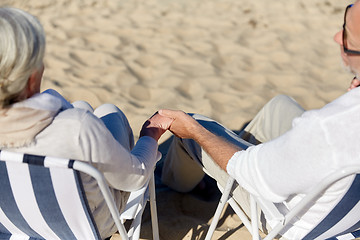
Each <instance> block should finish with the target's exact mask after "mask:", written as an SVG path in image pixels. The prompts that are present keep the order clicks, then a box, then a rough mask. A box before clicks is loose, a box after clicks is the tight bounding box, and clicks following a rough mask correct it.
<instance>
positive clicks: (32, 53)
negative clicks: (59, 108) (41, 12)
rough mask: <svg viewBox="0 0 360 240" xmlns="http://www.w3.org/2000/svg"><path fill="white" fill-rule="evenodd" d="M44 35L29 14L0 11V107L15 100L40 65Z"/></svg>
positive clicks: (7, 10)
mask: <svg viewBox="0 0 360 240" xmlns="http://www.w3.org/2000/svg"><path fill="white" fill-rule="evenodd" d="M44 52H45V33H44V30H43V28H42V26H41V24H40V22H39V21H38V20H37V19H36V18H35V17H34V16H32V15H31V14H29V13H27V12H25V11H22V10H20V9H16V8H10V7H3V8H0V108H2V107H6V106H7V105H9V104H11V103H13V102H14V101H16V98H17V97H18V95H19V94H20V93H21V92H22V91H23V89H24V88H25V87H26V85H27V82H28V79H29V77H30V75H31V74H32V73H33V72H34V71H36V70H38V69H39V68H40V67H41V66H42V63H43V58H44Z"/></svg>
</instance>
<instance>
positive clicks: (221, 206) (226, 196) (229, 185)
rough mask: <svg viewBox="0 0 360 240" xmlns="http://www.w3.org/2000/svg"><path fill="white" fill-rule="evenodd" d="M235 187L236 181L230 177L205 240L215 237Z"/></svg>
mask: <svg viewBox="0 0 360 240" xmlns="http://www.w3.org/2000/svg"><path fill="white" fill-rule="evenodd" d="M233 185H234V179H233V178H231V177H229V180H228V181H227V183H226V187H225V189H224V191H223V194H222V195H221V198H220V201H219V204H218V206H217V208H216V211H215V214H214V218H213V220H212V222H211V224H210V227H209V230H208V232H207V234H206V237H205V240H211V237H212V236H213V234H214V231H215V228H216V226H217V224H218V222H219V219H220V216H221V213H222V211H223V210H224V207H225V204H226V202H227V201H228V199H229V194H230V191H231V189H232V186H233Z"/></svg>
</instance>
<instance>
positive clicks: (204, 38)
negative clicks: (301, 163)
mask: <svg viewBox="0 0 360 240" xmlns="http://www.w3.org/2000/svg"><path fill="white" fill-rule="evenodd" d="M348 3H350V1H338V0H325V1H324V0H297V1H287V0H277V1H245V0H222V1H217V0H207V1H204V0H183V1H180V0H173V1H166V0H131V1H125V0H102V1H98V0H57V1H53V0H33V1H26V0H2V1H1V3H0V5H10V6H15V7H19V8H22V9H24V10H26V11H29V12H30V13H32V14H34V15H36V16H37V17H38V18H39V19H40V21H41V22H42V23H43V25H44V28H45V32H46V34H47V50H46V57H45V67H46V70H45V73H44V81H43V85H42V88H43V89H47V88H53V89H55V90H57V91H59V92H60V93H61V94H63V95H64V96H65V97H66V98H67V99H69V100H70V101H75V100H86V101H88V102H89V103H90V104H92V105H93V106H94V107H96V106H99V105H100V104H102V103H106V102H111V103H114V104H116V105H117V106H118V107H120V108H121V109H122V110H123V111H124V113H125V114H126V116H127V117H128V119H129V121H130V124H131V126H132V128H133V130H134V134H135V136H136V137H138V133H139V131H140V128H141V126H142V124H143V122H144V121H145V120H146V119H147V118H148V117H149V116H151V115H152V114H153V113H154V112H155V111H157V110H158V109H160V108H170V109H181V110H184V111H186V112H196V113H200V114H203V115H206V116H209V117H211V118H213V119H215V120H217V121H219V122H221V123H222V124H224V125H225V126H227V127H229V128H230V129H233V130H238V129H240V128H241V126H242V125H243V124H244V123H245V122H246V121H249V120H251V119H252V117H253V116H254V115H255V114H256V113H257V111H259V109H260V108H261V107H262V106H263V105H264V104H265V103H266V102H267V101H269V100H270V99H271V98H272V97H274V96H276V95H279V94H286V95H289V96H292V97H293V98H295V99H296V100H297V101H298V102H299V103H300V104H301V105H302V106H303V107H304V108H305V109H313V108H320V107H322V106H324V104H326V103H328V102H329V101H331V100H333V99H334V98H336V97H338V96H340V95H341V94H343V93H344V92H345V91H346V89H347V87H348V86H349V83H350V81H351V79H352V75H351V74H349V73H346V72H345V71H344V70H343V69H342V67H341V60H340V55H339V52H340V49H339V46H338V45H337V44H336V43H335V42H334V41H333V36H334V34H335V33H336V32H337V31H339V30H340V29H341V27H342V23H343V13H344V9H345V7H346V6H347V4H348ZM170 137H171V134H169V133H167V134H165V135H164V136H163V137H162V138H161V141H160V143H161V144H162V145H161V148H162V149H163V151H164V153H166V143H167V140H168V139H169V138H170ZM159 172H160V171H159V168H158V169H157V174H158V173H159ZM209 183H210V184H209V186H213V188H212V189H211V190H209V192H208V195H206V196H204V195H201V194H199V192H196V191H194V192H192V193H189V194H181V193H177V192H174V191H171V190H170V189H168V188H166V186H163V185H162V184H161V182H159V179H157V205H158V214H159V224H160V235H161V239H164V240H168V239H171V240H172V239H174V240H177V239H204V235H205V232H206V230H207V228H208V223H209V222H210V220H211V216H212V215H213V213H214V210H215V207H216V203H217V200H218V198H219V192H218V191H217V189H216V186H215V185H214V183H213V182H211V181H210V180H209ZM211 184H212V185H211ZM210 193H211V194H210ZM215 236H216V237H215V238H214V239H250V235H249V233H248V232H247V231H246V229H245V228H244V227H243V225H241V222H240V221H239V219H238V218H237V217H236V216H234V214H233V212H232V211H231V210H230V209H228V210H227V211H226V213H225V214H224V218H222V220H221V224H220V226H219V227H218V228H217V231H216V233H215ZM141 238H142V239H151V228H150V221H149V214H148V211H146V212H145V215H144V223H143V230H142V233H141ZM113 239H119V237H116V236H115V237H114V238H113Z"/></svg>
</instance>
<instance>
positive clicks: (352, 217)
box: [206, 166, 360, 240]
mask: <svg viewBox="0 0 360 240" xmlns="http://www.w3.org/2000/svg"><path fill="white" fill-rule="evenodd" d="M359 174H360V166H354V167H349V168H346V169H342V170H341V171H337V172H335V173H333V174H332V175H330V176H328V177H327V178H325V179H324V180H323V181H322V182H321V183H320V184H318V185H316V186H315V187H314V188H313V189H312V190H311V191H310V192H309V193H308V194H307V195H306V196H305V197H304V198H303V199H302V200H301V201H300V202H299V203H298V204H297V205H296V206H295V207H294V208H293V209H291V210H290V211H289V212H288V213H286V214H285V215H283V214H281V213H280V212H279V210H278V209H277V207H276V205H275V204H274V203H271V202H268V201H265V200H263V199H259V198H256V197H255V196H252V195H250V205H251V221H249V220H248V218H247V216H246V215H245V213H244V212H243V211H242V210H241V208H240V207H241V206H239V205H238V204H237V202H236V201H235V200H234V199H233V197H232V191H233V189H234V184H237V183H236V182H235V181H234V179H233V178H232V177H229V179H228V182H227V185H226V187H225V188H222V187H221V186H219V188H220V190H221V191H222V192H223V194H222V197H221V199H220V201H219V205H218V207H217V210H216V212H215V215H214V219H213V221H212V223H211V225H210V228H209V231H208V233H207V236H206V240H209V239H211V236H212V234H213V232H214V230H215V227H216V225H217V222H218V221H219V217H220V214H221V212H222V210H223V209H224V207H225V203H226V202H229V205H230V206H231V207H232V208H233V209H234V211H235V213H236V214H237V215H238V216H239V217H240V219H241V220H242V221H243V223H244V225H245V227H246V228H247V229H248V230H249V232H250V233H251V234H252V236H253V239H261V238H260V236H259V234H258V223H259V222H260V221H259V217H260V214H258V213H257V210H258V207H259V208H260V209H261V210H262V211H263V213H264V214H265V217H266V216H271V218H272V219H276V220H277V222H278V224H277V225H276V226H275V227H273V229H272V230H271V231H270V232H269V234H268V235H267V236H266V237H265V238H264V239H274V238H275V237H277V236H278V234H279V233H280V232H281V230H283V229H284V228H285V227H286V226H287V225H288V224H289V223H290V222H291V220H292V219H293V218H294V217H298V214H299V213H300V212H302V211H304V209H307V208H308V206H309V204H311V203H313V202H315V201H316V200H317V199H318V198H319V197H321V195H322V194H323V192H324V191H325V190H326V189H328V188H329V187H330V186H332V184H334V183H336V182H337V181H339V180H341V179H343V178H345V177H349V176H351V175H354V180H353V182H352V184H351V186H350V188H349V189H348V190H347V192H346V194H345V195H344V196H343V197H342V199H341V201H340V202H339V203H338V204H337V205H336V206H335V207H334V208H333V209H332V210H331V211H330V212H329V214H328V215H327V216H326V217H325V218H324V219H323V220H322V221H321V222H320V223H319V224H318V225H317V226H316V227H315V228H314V229H313V230H312V231H310V232H309V233H308V234H307V235H306V236H305V237H304V238H303V239H311V240H313V239H355V238H357V237H360V230H359V229H360V175H359Z"/></svg>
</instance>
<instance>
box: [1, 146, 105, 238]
mask: <svg viewBox="0 0 360 240" xmlns="http://www.w3.org/2000/svg"><path fill="white" fill-rule="evenodd" d="M73 162H74V161H73V160H69V159H60V158H46V157H40V156H34V155H24V154H21V153H9V152H5V151H0V186H1V187H0V223H1V224H0V239H16V238H19V239H100V236H99V234H98V232H97V230H96V227H95V225H94V223H93V220H92V217H91V214H90V211H88V206H87V200H86V197H85V195H84V191H83V189H82V185H81V179H80V176H79V173H78V172H77V171H74V170H73V169H71V167H72V163H73ZM24 163H25V164H24ZM44 166H45V167H44ZM53 166H56V167H57V168H55V167H53ZM59 167H60V168H59ZM69 167H70V168H69Z"/></svg>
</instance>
